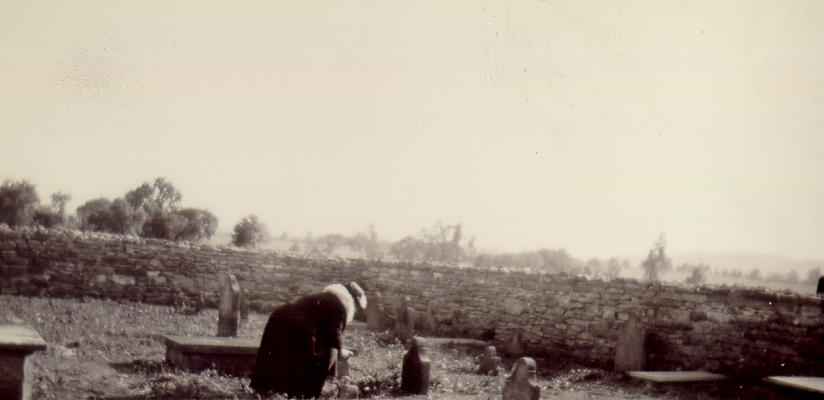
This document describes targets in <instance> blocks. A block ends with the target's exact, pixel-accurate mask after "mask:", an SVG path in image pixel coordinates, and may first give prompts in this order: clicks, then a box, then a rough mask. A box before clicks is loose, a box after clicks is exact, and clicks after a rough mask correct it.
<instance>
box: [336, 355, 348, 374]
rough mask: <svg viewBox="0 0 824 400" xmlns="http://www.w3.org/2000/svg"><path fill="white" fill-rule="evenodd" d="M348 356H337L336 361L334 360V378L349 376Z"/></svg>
mask: <svg viewBox="0 0 824 400" xmlns="http://www.w3.org/2000/svg"><path fill="white" fill-rule="evenodd" d="M349 358H350V357H346V358H343V357H338V361H336V362H335V377H336V378H338V379H343V378H346V377H347V376H349Z"/></svg>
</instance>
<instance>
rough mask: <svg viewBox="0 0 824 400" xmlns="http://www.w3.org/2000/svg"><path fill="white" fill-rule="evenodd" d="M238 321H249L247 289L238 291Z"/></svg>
mask: <svg viewBox="0 0 824 400" xmlns="http://www.w3.org/2000/svg"><path fill="white" fill-rule="evenodd" d="M240 319H241V320H242V321H246V320H248V319H249V289H243V290H241V291H240Z"/></svg>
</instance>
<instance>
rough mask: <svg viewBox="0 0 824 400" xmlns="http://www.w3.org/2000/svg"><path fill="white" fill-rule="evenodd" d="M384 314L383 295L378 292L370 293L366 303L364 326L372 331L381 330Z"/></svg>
mask: <svg viewBox="0 0 824 400" xmlns="http://www.w3.org/2000/svg"><path fill="white" fill-rule="evenodd" d="M385 314H386V310H385V309H384V307H383V296H381V294H380V293H375V294H370V295H369V302H367V303H366V328H367V329H369V330H372V331H379V330H382V329H383V328H384V323H385V322H384V315H385Z"/></svg>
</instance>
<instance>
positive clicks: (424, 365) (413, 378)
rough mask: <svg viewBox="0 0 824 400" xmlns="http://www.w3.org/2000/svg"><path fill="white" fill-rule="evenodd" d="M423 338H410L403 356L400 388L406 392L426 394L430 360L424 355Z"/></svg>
mask: <svg viewBox="0 0 824 400" xmlns="http://www.w3.org/2000/svg"><path fill="white" fill-rule="evenodd" d="M424 346H425V344H424V342H423V340H421V339H420V338H412V345H411V346H410V347H409V351H407V352H406V355H404V356H403V367H402V369H401V390H402V391H403V392H404V393H407V394H427V393H428V392H429V371H430V366H431V362H430V361H429V357H428V356H427V355H426V349H425V347H424Z"/></svg>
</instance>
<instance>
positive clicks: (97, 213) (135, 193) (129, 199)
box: [0, 177, 267, 247]
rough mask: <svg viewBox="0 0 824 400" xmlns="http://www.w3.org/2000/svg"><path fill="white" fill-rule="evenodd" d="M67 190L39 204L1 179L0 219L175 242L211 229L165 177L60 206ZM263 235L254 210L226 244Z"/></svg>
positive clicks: (30, 192) (213, 223)
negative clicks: (69, 207) (115, 194)
mask: <svg viewBox="0 0 824 400" xmlns="http://www.w3.org/2000/svg"><path fill="white" fill-rule="evenodd" d="M70 200H71V195H70V194H68V193H64V192H56V193H54V194H52V195H51V202H50V203H46V204H44V203H41V202H40V197H39V196H38V194H37V189H36V187H35V185H33V184H31V183H29V182H28V181H25V180H21V181H13V180H5V181H4V182H3V184H2V186H0V223H5V224H7V225H9V226H12V227H17V226H43V227H46V228H58V227H65V228H70V229H79V230H82V231H89V232H105V233H112V234H127V235H134V236H138V237H143V238H153V239H165V240H172V241H176V242H182V241H186V242H194V243H197V242H202V241H205V240H208V239H210V238H211V237H212V236H213V235H214V234H215V231H216V230H217V227H218V219H217V217H215V215H214V214H212V213H211V212H210V211H209V210H207V209H203V208H194V207H183V206H182V205H181V202H182V200H183V195H182V194H181V193H180V191H179V190H178V189H177V188H176V187H175V186H174V185H173V184H172V183H171V182H169V181H168V180H166V179H165V178H162V177H159V178H156V179H155V180H154V181H153V182H144V183H143V184H141V185H140V186H138V187H136V188H134V189H132V190H130V191H128V192H126V193H125V194H123V196H121V197H117V198H115V199H109V198H105V197H99V198H96V199H91V200H88V201H86V202H85V203H83V204H81V205H80V206H79V207H77V209H76V210H75V212H74V213H68V212H67V211H66V204H67V203H68V202H69V201H70ZM266 237H267V232H266V227H265V226H264V224H263V223H262V222H260V221H259V220H258V219H257V217H255V216H254V215H249V216H247V217H244V218H243V219H242V220H241V221H240V222H238V223H237V225H235V229H234V233H233V235H232V243H233V244H235V245H237V246H240V247H253V246H255V245H257V244H258V243H260V242H262V241H263V240H265V239H266Z"/></svg>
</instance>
